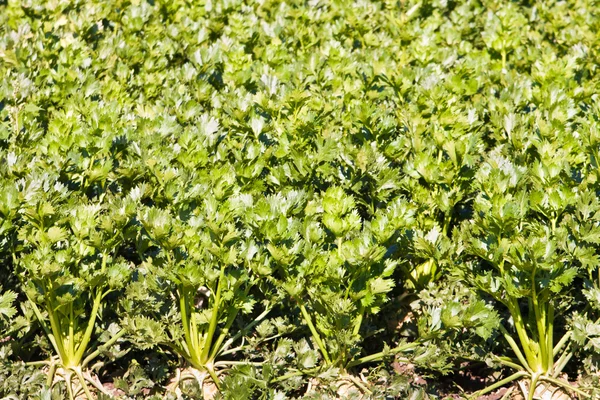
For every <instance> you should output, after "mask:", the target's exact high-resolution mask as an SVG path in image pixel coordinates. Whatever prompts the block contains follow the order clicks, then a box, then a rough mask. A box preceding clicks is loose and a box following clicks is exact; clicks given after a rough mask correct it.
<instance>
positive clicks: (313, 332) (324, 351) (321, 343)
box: [300, 303, 331, 365]
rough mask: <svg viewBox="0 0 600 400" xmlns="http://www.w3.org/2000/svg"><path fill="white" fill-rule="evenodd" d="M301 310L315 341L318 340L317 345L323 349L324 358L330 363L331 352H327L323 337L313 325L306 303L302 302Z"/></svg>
mask: <svg viewBox="0 0 600 400" xmlns="http://www.w3.org/2000/svg"><path fill="white" fill-rule="evenodd" d="M300 312H301V313H302V316H303V317H304V320H305V321H306V324H307V325H308V329H310V332H311V333H312V335H313V338H314V339H315V342H317V346H319V349H321V353H322V354H323V358H324V359H325V362H326V363H327V364H328V365H330V364H331V358H329V354H328V353H327V348H326V347H325V345H324V344H323V342H322V341H321V337H320V336H319V333H318V332H317V329H316V328H315V326H314V325H313V323H312V320H311V318H310V315H308V312H307V311H306V307H304V304H302V303H300Z"/></svg>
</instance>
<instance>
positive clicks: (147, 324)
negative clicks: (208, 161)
mask: <svg viewBox="0 0 600 400" xmlns="http://www.w3.org/2000/svg"><path fill="white" fill-rule="evenodd" d="M247 200H250V202H251V201H252V199H251V198H247V197H245V198H244V199H243V200H242V199H241V198H240V197H237V198H235V197H234V198H231V199H229V200H226V201H223V202H221V203H219V202H217V201H216V199H215V198H214V197H212V196H209V197H206V198H205V199H204V201H203V202H202V204H199V205H198V206H197V207H196V208H195V209H193V210H192V212H191V214H190V215H189V217H188V218H186V219H180V218H176V217H174V216H173V214H172V212H171V211H170V210H163V209H159V208H149V209H147V210H145V211H144V212H143V213H141V214H140V221H141V222H142V225H143V227H144V232H145V236H146V237H147V238H148V239H149V242H148V243H147V244H146V248H147V250H146V254H147V255H148V258H147V262H146V265H147V267H148V268H149V270H150V271H151V273H152V275H153V277H154V279H156V280H157V281H159V282H162V287H163V290H165V294H164V297H163V298H169V293H168V292H171V295H172V296H173V299H174V300H175V303H176V307H177V310H178V314H179V320H178V321H177V322H178V324H177V325H176V326H173V325H172V322H173V321H171V320H170V319H167V318H164V317H163V318H161V316H160V315H155V317H156V318H155V319H154V320H150V319H147V318H144V317H138V318H135V319H134V322H133V323H134V324H135V325H136V330H139V331H144V330H146V331H148V330H153V331H154V332H150V334H151V335H152V337H153V340H154V342H155V344H161V345H165V346H167V347H169V348H170V349H172V350H173V351H174V352H175V353H177V354H178V355H179V356H181V357H183V358H184V359H185V360H186V361H187V363H188V365H189V366H190V367H191V368H190V369H189V370H188V371H187V372H186V373H184V374H183V375H181V376H180V378H179V380H183V379H196V380H197V381H198V384H199V385H200V388H201V389H202V388H203V384H204V380H205V378H206V377H208V376H210V378H211V379H212V380H213V382H214V384H215V385H216V386H217V387H218V388H219V387H220V379H219V375H220V374H221V373H222V372H223V371H224V370H226V369H227V368H228V367H231V366H233V365H238V364H244V363H245V362H243V361H235V360H228V359H227V356H228V355H229V356H231V355H235V354H236V353H238V352H239V351H240V350H241V349H242V348H243V347H244V345H243V344H242V345H240V344H239V343H238V341H241V339H243V336H244V334H246V333H247V332H249V330H250V329H251V328H252V327H254V326H255V325H257V324H258V323H259V322H260V321H261V320H262V319H263V318H264V317H265V316H266V315H267V314H268V312H269V307H266V308H265V309H264V310H263V311H262V312H261V313H260V314H259V315H255V316H254V317H253V318H252V319H251V321H250V322H248V323H247V324H246V325H245V326H244V327H242V328H235V330H234V327H235V326H234V323H235V322H236V320H237V317H238V314H240V313H243V314H250V313H252V312H253V310H254V306H255V303H256V301H255V300H254V299H253V297H252V296H251V294H250V290H251V288H252V287H253V286H254V285H255V284H256V283H257V279H258V278H259V275H257V274H256V273H254V272H253V270H254V271H256V270H259V269H260V265H262V260H263V259H264V257H262V256H261V252H259V251H258V248H257V246H256V244H255V243H254V242H253V240H252V239H251V238H249V235H248V233H249V231H248V230H247V226H246V225H245V224H244V222H243V221H244V213H246V212H247V211H248V210H247V208H248V207H249V204H248V203H247ZM180 205H181V204H178V203H177V202H175V206H180ZM234 345H235V346H234ZM176 383H177V382H176Z"/></svg>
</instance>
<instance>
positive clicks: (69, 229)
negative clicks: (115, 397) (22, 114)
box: [13, 176, 133, 399]
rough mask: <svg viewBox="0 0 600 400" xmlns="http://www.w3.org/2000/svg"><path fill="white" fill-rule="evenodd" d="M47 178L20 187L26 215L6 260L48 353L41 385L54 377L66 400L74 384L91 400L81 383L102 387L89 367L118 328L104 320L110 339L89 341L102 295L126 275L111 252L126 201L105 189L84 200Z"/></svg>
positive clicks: (127, 215)
mask: <svg viewBox="0 0 600 400" xmlns="http://www.w3.org/2000/svg"><path fill="white" fill-rule="evenodd" d="M47 179H48V177H47V176H46V177H44V176H39V177H33V178H32V179H31V180H29V181H27V182H26V183H25V184H24V187H23V188H22V189H23V190H22V191H21V199H22V204H21V205H20V210H21V212H22V213H23V215H24V219H25V222H24V223H23V225H22V226H21V228H20V230H19V241H20V243H21V244H20V245H19V246H18V247H17V248H16V250H15V251H14V252H13V262H14V264H15V266H16V268H17V271H19V276H20V278H21V280H22V282H23V286H24V290H25V293H26V295H27V298H28V300H29V302H30V304H31V307H32V308H33V310H34V312H35V315H36V317H37V319H38V321H39V323H40V325H41V326H42V328H43V330H44V331H45V333H46V334H47V336H48V339H49V341H50V343H51V344H52V347H53V350H54V352H55V354H54V355H53V356H52V357H51V358H50V360H48V361H43V362H41V364H46V365H47V366H48V368H49V371H48V378H47V380H48V381H47V382H48V385H49V386H52V385H53V384H54V382H55V380H56V378H60V379H63V380H64V381H65V382H66V388H67V391H68V395H69V398H70V399H74V398H75V397H77V396H78V391H81V390H83V392H84V393H85V395H86V397H87V398H88V399H92V398H93V397H92V394H91V392H90V390H89V389H88V386H87V385H88V383H89V384H92V385H93V386H95V387H96V388H97V389H98V390H100V391H103V392H105V389H104V388H103V387H102V385H100V384H99V383H98V382H97V381H96V380H95V379H94V378H93V377H92V375H91V374H90V372H89V367H90V365H91V363H92V361H94V360H95V358H96V357H97V356H98V355H99V354H100V353H101V352H102V351H103V350H106V349H110V348H111V346H113V345H114V344H115V343H116V342H117V341H118V340H119V339H120V338H121V337H122V336H123V335H124V333H125V331H124V330H123V329H120V328H118V327H117V325H113V326H110V325H106V324H105V325H104V326H103V328H102V329H103V330H105V331H106V332H107V333H108V335H109V339H108V340H107V341H106V342H104V343H102V344H100V343H97V342H95V341H94V338H95V337H97V336H98V327H99V325H100V323H99V322H100V320H101V318H102V315H103V313H104V312H105V304H106V301H107V296H109V295H110V294H111V293H113V292H117V291H119V290H121V289H122V288H123V286H124V285H125V284H126V282H127V281H128V279H129V276H130V274H131V268H130V265H129V264H128V263H127V262H126V261H125V260H123V259H122V258H121V257H120V256H119V255H118V253H119V251H120V248H121V247H122V246H123V243H124V241H125V240H126V235H127V233H128V231H129V227H130V221H131V216H132V211H133V208H132V203H127V202H126V201H123V200H119V199H116V198H114V197H112V196H110V195H108V196H106V197H104V198H103V199H102V200H99V201H96V202H94V201H87V200H85V199H84V198H80V197H78V196H77V194H76V193H73V192H69V191H68V190H67V189H66V188H65V187H64V186H62V185H60V184H56V185H54V186H50V185H48V182H49V181H48V180H47ZM75 380H77V381H78V385H77V386H76V385H75ZM76 388H77V389H76Z"/></svg>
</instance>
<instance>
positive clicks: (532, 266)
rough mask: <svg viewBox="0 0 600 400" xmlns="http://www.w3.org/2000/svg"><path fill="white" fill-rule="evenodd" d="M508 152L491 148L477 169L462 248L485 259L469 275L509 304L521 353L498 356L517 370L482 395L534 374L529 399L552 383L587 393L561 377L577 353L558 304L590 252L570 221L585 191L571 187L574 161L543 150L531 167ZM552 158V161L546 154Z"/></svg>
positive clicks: (508, 327)
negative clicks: (562, 326) (559, 320)
mask: <svg viewBox="0 0 600 400" xmlns="http://www.w3.org/2000/svg"><path fill="white" fill-rule="evenodd" d="M505 151H507V150H506V149H503V148H501V147H500V148H497V149H495V150H494V151H492V152H491V153H490V155H489V156H488V158H487V160H486V161H485V163H484V164H483V165H482V166H481V169H480V171H479V172H478V174H477V177H476V182H475V186H476V187H477V189H478V190H479V194H478V196H477V198H476V199H475V203H474V215H473V219H472V220H471V221H468V222H466V223H465V224H464V225H463V226H462V232H461V234H462V238H461V239H462V246H463V247H462V249H463V250H464V252H465V253H466V254H470V255H475V256H477V257H478V258H476V259H472V260H468V261H466V262H465V263H464V264H462V266H463V267H464V268H463V269H462V273H463V276H464V277H465V278H466V279H467V280H468V281H469V282H471V284H473V285H474V286H475V287H476V288H478V289H479V290H481V291H483V292H486V293H487V294H489V295H491V296H492V297H493V298H494V299H496V300H497V301H498V302H499V303H501V304H503V305H504V306H505V307H506V310H507V311H508V312H509V314H510V316H511V319H510V320H509V324H505V325H500V331H501V333H502V335H503V337H504V338H505V340H506V342H507V343H508V344H509V346H510V348H511V349H512V351H513V353H514V356H513V357H509V356H499V357H496V359H497V361H498V362H500V363H501V364H503V365H505V366H508V367H511V368H514V369H516V372H515V373H514V374H513V375H511V376H509V377H507V378H506V379H503V380H501V381H500V382H498V383H496V384H494V385H491V386H490V387H488V388H486V389H485V390H483V391H481V392H479V394H484V393H487V392H489V391H491V390H493V389H494V388H497V387H499V386H502V385H504V384H506V383H509V382H511V381H513V380H515V379H522V378H527V379H529V382H530V384H529V389H528V393H527V394H526V397H527V398H528V399H530V400H531V399H533V396H534V393H535V392H536V389H537V390H544V389H549V388H550V387H551V386H554V387H560V388H563V389H567V390H571V391H574V392H577V393H579V394H582V395H586V393H585V392H584V391H582V390H581V389H579V388H576V387H573V386H571V385H570V384H568V383H567V382H565V381H563V380H560V379H558V376H559V374H560V373H561V371H562V370H563V369H564V367H565V366H566V364H567V362H568V361H569V359H570V358H571V356H572V353H571V352H570V350H569V346H568V344H569V341H570V338H571V334H572V333H571V331H570V330H568V329H567V331H566V332H564V333H563V334H562V336H561V337H557V335H558V333H559V332H560V331H559V330H558V329H557V328H556V323H555V321H556V308H557V306H558V304H559V302H560V299H561V296H562V295H563V294H564V293H565V291H566V290H567V289H568V288H569V286H570V285H571V283H572V282H573V280H574V279H575V278H576V277H577V276H578V275H579V274H580V272H581V271H582V267H583V266H586V264H585V262H586V261H585V260H588V259H589V254H588V253H589V251H588V250H586V249H584V248H578V247H577V243H576V241H575V239H574V236H573V235H572V234H570V233H569V231H570V229H574V226H573V225H572V224H571V221H572V220H573V218H574V215H575V214H574V211H573V210H576V209H577V208H576V206H577V205H578V204H580V203H581V196H584V197H585V196H586V195H585V194H584V193H578V192H577V191H574V190H571V187H570V186H571V185H574V184H575V182H573V181H572V180H571V174H569V173H568V168H569V165H568V161H569V158H567V157H565V155H564V154H561V153H556V154H552V153H551V155H552V156H549V155H548V154H543V153H542V156H541V160H540V161H539V162H537V163H534V164H533V167H531V168H530V169H528V168H526V167H525V166H522V165H519V164H517V163H514V162H511V161H510V160H509V159H508V158H506V156H505V155H504V154H505V153H504V152H505ZM546 157H547V158H546Z"/></svg>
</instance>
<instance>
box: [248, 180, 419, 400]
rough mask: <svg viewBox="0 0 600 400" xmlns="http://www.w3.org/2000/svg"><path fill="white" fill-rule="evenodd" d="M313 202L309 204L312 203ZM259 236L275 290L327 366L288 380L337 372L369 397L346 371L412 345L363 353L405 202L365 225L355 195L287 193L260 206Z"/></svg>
mask: <svg viewBox="0 0 600 400" xmlns="http://www.w3.org/2000/svg"><path fill="white" fill-rule="evenodd" d="M311 197H312V198H311ZM257 212H258V213H260V216H259V217H258V218H256V220H258V221H260V222H261V223H260V227H259V229H258V231H259V232H260V234H261V238H262V239H263V240H265V241H267V249H268V250H269V253H270V255H271V258H272V268H273V269H274V272H276V275H275V276H276V278H277V284H278V285H279V287H280V288H281V289H282V291H283V293H285V295H286V296H288V297H289V298H290V299H291V300H292V301H293V303H294V304H295V305H297V307H298V309H299V312H300V315H301V316H302V320H303V321H304V323H305V324H306V326H307V328H308V331H309V332H310V337H311V338H312V340H313V343H314V345H315V347H316V348H318V350H319V352H320V354H321V357H322V363H321V365H320V366H315V365H313V366H312V367H310V368H308V369H307V368H305V366H300V367H299V368H298V369H297V370H296V371H293V372H291V373H289V374H287V375H284V376H283V377H279V378H276V380H282V379H285V378H288V377H292V376H297V375H302V374H311V373H315V372H316V371H319V370H327V369H331V368H336V369H337V370H338V371H339V372H340V374H341V375H342V376H343V377H345V378H348V379H351V380H352V381H353V382H354V383H355V384H357V385H358V386H359V387H361V388H362V389H363V390H365V391H367V392H368V389H367V388H365V387H364V386H363V385H362V384H361V383H360V382H358V381H357V380H355V379H353V377H352V376H351V375H349V374H348V371H349V370H350V369H351V368H353V367H356V366H358V365H360V364H363V363H367V362H372V361H377V360H381V359H382V358H384V357H385V356H387V355H390V354H395V353H398V352H400V351H403V350H409V349H412V348H414V347H415V344H414V343H409V344H403V345H400V346H398V347H396V348H394V349H388V350H385V351H382V352H380V353H377V354H371V355H362V354H361V351H360V348H359V344H360V342H361V341H362V339H363V337H365V335H367V334H368V332H364V331H363V328H364V324H363V322H364V320H365V318H366V317H369V316H373V315H376V314H377V313H378V312H379V310H380V308H381V306H382V304H384V302H385V301H386V300H387V296H386V295H387V293H388V292H389V291H390V290H391V289H392V287H393V286H394V281H393V280H392V279H391V275H392V273H393V271H394V269H395V267H396V262H395V261H394V260H391V259H386V257H385V253H386V245H389V243H390V239H391V238H392V237H394V236H395V235H396V234H397V233H398V231H399V230H401V229H403V228H404V227H406V226H407V225H408V224H409V223H410V221H411V220H412V218H413V217H414V216H413V214H412V210H411V208H410V207H408V206H407V204H406V202H405V201H403V200H402V199H396V201H394V202H393V203H392V204H391V205H390V206H389V208H388V209H386V210H382V211H381V212H379V213H377V214H376V216H375V217H374V218H373V219H372V220H371V221H362V220H361V218H360V216H359V215H358V213H357V211H356V209H355V202H354V199H353V198H352V196H349V195H347V194H346V193H345V192H344V191H343V190H342V189H341V188H339V187H332V188H330V189H328V190H327V191H326V192H324V193H323V195H322V196H317V195H314V194H312V196H311V195H309V194H307V193H306V192H298V191H289V192H287V193H285V194H282V195H277V196H271V197H269V198H267V199H266V200H265V202H264V203H263V204H262V205H259V206H257Z"/></svg>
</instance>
